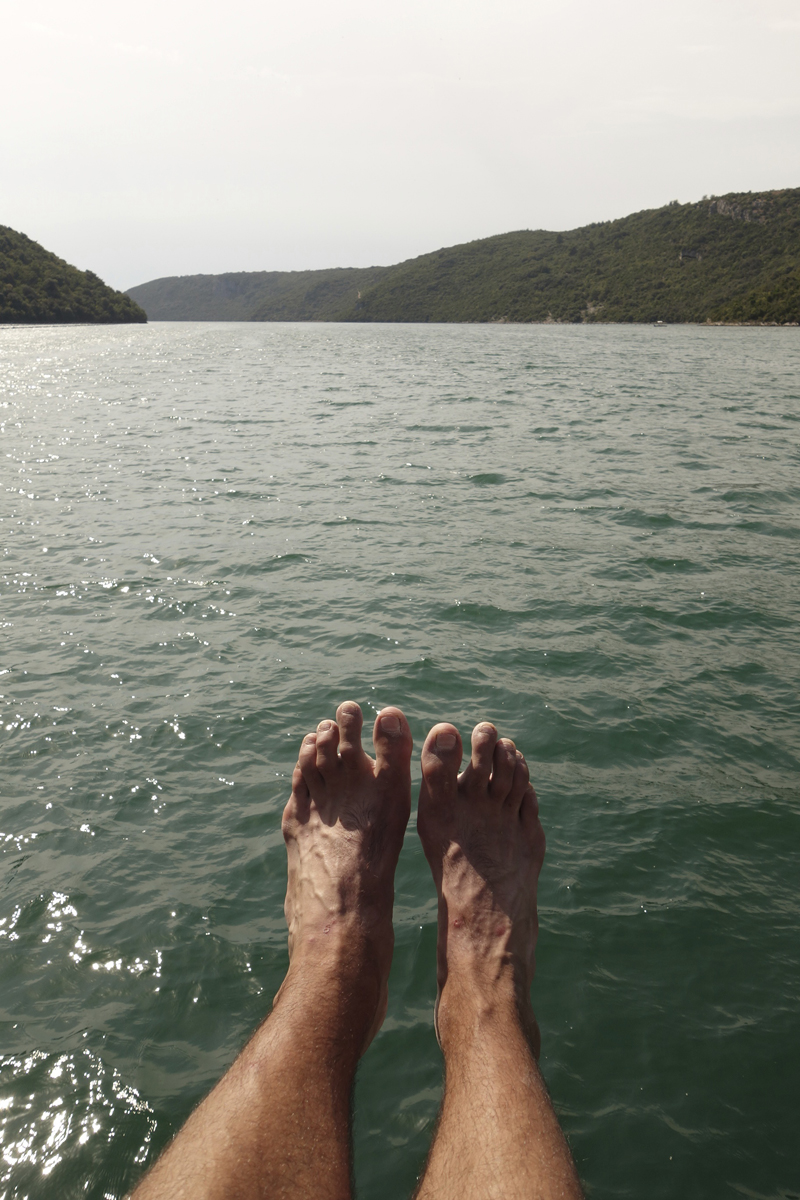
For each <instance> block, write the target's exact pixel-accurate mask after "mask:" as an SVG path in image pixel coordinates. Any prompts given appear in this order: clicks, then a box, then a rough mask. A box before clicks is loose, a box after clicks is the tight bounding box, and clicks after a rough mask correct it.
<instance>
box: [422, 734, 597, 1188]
mask: <svg viewBox="0 0 800 1200" xmlns="http://www.w3.org/2000/svg"><path fill="white" fill-rule="evenodd" d="M461 758H462V749H461V739H460V737H459V735H458V731H457V730H456V729H455V727H454V726H452V725H444V724H443V725H437V726H435V727H434V728H433V729H432V730H431V732H430V734H429V735H428V737H427V739H426V742H425V746H424V748H423V751H422V774H423V783H422V788H421V791H420V798H419V816H418V829H419V835H420V838H421V840H422V845H423V848H424V850H425V855H426V857H427V859H428V862H429V864H430V866H431V870H432V871H433V877H434V881H435V883H436V888H437V893H438V897H439V941H438V964H437V967H438V983H439V995H438V999H437V1003H436V1031H437V1036H438V1038H439V1042H440V1044H441V1047H442V1050H443V1052H444V1059H445V1093H444V1100H443V1102H442V1110H441V1113H440V1117H439V1125H438V1128H437V1131H436V1135H435V1138H434V1142H433V1146H432V1147H431V1152H430V1156H429V1159H428V1164H427V1167H426V1170H425V1173H424V1175H423V1178H422V1181H421V1183H420V1186H419V1189H418V1192H417V1195H418V1197H419V1200H493V1198H495V1197H496V1198H497V1200H534V1198H536V1200H555V1197H561V1198H564V1200H578V1198H579V1197H581V1195H582V1192H581V1187H580V1183H579V1181H578V1175H577V1172H576V1170H575V1165H574V1163H573V1161H572V1156H571V1154H570V1152H569V1147H568V1146H567V1142H566V1139H565V1137H564V1135H563V1133H562V1131H561V1127H560V1126H559V1123H558V1119H557V1117H556V1115H555V1112H554V1111H553V1107H552V1104H551V1103H550V1098H549V1096H548V1094H547V1089H546V1087H545V1084H544V1080H543V1079H542V1076H541V1074H540V1072H539V1068H538V1066H537V1063H536V1059H537V1057H538V1053H539V1029H538V1026H537V1024H536V1018H535V1016H534V1014H533V1010H532V1008H531V1003H530V987H531V983H532V980H533V973H534V969H535V949H536V936H537V933H538V918H537V912H536V885H537V880H538V877H539V870H540V868H541V865H542V860H543V858H544V846H545V839H544V833H543V831H542V827H541V824H540V823H539V812H538V804H537V800H536V794H535V792H534V790H533V788H532V787H531V784H530V781H529V777H528V769H527V766H526V764H525V760H524V758H523V757H522V755H521V754H520V753H519V752H518V751H517V750H516V748H515V746H514V743H513V742H511V741H508V740H506V739H498V736H497V730H496V729H495V727H494V726H493V725H490V724H488V723H484V724H481V725H478V726H477V727H476V728H475V731H474V733H473V735H472V757H471V759H470V762H469V764H468V765H467V767H466V770H465V771H464V772H463V774H461V775H459V774H458V771H459V767H460V765H461Z"/></svg>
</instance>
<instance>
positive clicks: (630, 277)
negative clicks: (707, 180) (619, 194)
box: [348, 188, 800, 323]
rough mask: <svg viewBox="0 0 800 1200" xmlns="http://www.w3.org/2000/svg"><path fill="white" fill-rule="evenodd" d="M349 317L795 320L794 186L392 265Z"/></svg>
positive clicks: (798, 244)
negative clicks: (778, 190)
mask: <svg viewBox="0 0 800 1200" xmlns="http://www.w3.org/2000/svg"><path fill="white" fill-rule="evenodd" d="M348 319H349V320H355V321H569V322H578V321H619V322H630V321H659V320H661V321H670V322H672V321H675V322H680V321H692V322H703V321H724V322H728V321H734V322H739V321H747V322H749V321H755V322H778V323H784V322H796V321H800V188H794V189H792V190H786V191H780V192H762V193H744V194H736V195H729V196H724V197H717V198H715V199H712V200H704V201H701V202H700V203H698V204H678V203H677V202H674V203H672V204H669V205H667V206H666V207H665V208H658V209H653V210H649V211H645V212H640V213H634V214H633V215H632V216H629V217H623V218H621V219H619V220H616V221H605V222H603V223H601V224H596V225H586V226H584V227H583V228H582V229H573V230H571V231H569V232H567V233H547V232H544V231H538V232H527V231H525V232H521V233H506V234H501V235H500V236H498V237H491V238H484V239H483V240H481V241H477V242H469V243H467V244H466V245H463V246H452V247H450V248H449V249H447V250H438V251H436V252H435V253H434V254H426V255H423V257H421V258H415V259H412V260H410V261H409V262H405V263H401V264H400V265H399V266H396V267H393V268H392V269H391V271H389V272H388V273H387V274H386V275H385V276H384V278H383V279H382V280H381V281H380V282H379V283H378V284H376V286H375V287H374V288H372V289H371V290H370V291H369V292H367V293H366V295H364V296H363V298H362V300H361V301H360V302H359V303H358V304H357V305H356V306H354V309H353V312H352V313H350V314H349V316H348Z"/></svg>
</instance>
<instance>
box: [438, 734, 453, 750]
mask: <svg viewBox="0 0 800 1200" xmlns="http://www.w3.org/2000/svg"><path fill="white" fill-rule="evenodd" d="M455 744H456V735H455V734H454V733H437V735H436V749H437V750H452V749H453V748H454V746H455Z"/></svg>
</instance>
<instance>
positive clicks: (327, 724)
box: [317, 721, 333, 733]
mask: <svg viewBox="0 0 800 1200" xmlns="http://www.w3.org/2000/svg"><path fill="white" fill-rule="evenodd" d="M328 729H333V721H320V723H319V725H318V726H317V730H318V731H320V732H322V733H325V731H326V730H328Z"/></svg>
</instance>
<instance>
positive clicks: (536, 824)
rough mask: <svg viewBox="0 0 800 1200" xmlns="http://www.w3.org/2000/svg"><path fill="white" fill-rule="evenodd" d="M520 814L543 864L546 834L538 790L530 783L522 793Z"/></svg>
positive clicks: (536, 855) (535, 851)
mask: <svg viewBox="0 0 800 1200" xmlns="http://www.w3.org/2000/svg"><path fill="white" fill-rule="evenodd" d="M519 815H520V820H521V821H522V827H523V829H524V830H525V833H526V834H527V836H528V837H529V838H530V840H531V845H532V847H533V852H534V856H535V858H536V860H537V861H538V864H539V866H541V864H542V859H543V858H544V851H545V836H544V830H543V829H542V823H541V821H540V820H539V801H538V799H537V796H536V792H535V791H534V790H533V788H532V787H531V785H530V784H528V786H527V787H526V788H525V791H524V792H523V794H522V804H521V805H520V810H519Z"/></svg>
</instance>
